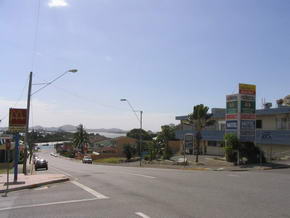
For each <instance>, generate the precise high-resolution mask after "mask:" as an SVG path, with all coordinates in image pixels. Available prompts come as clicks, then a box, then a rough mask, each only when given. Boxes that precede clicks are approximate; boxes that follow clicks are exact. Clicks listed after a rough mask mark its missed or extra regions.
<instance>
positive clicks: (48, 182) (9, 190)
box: [0, 177, 70, 193]
mask: <svg viewBox="0 0 290 218" xmlns="http://www.w3.org/2000/svg"><path fill="white" fill-rule="evenodd" d="M69 180H70V178H69V177H66V178H62V179H56V180H52V181H47V182H40V183H36V184H31V185H25V186H21V187H15V188H11V189H8V192H12V191H19V190H23V189H32V188H38V187H40V186H44V185H50V184H54V183H61V182H67V181H69ZM5 192H6V190H0V193H5Z"/></svg>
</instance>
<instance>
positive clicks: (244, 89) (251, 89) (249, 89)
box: [239, 83, 256, 95]
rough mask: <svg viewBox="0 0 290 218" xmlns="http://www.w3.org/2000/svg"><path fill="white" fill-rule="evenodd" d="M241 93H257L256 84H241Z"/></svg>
mask: <svg viewBox="0 0 290 218" xmlns="http://www.w3.org/2000/svg"><path fill="white" fill-rule="evenodd" d="M239 93H240V94H247V95H256V85H250V84H243V83H240V84H239Z"/></svg>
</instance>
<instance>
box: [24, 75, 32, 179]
mask: <svg viewBox="0 0 290 218" xmlns="http://www.w3.org/2000/svg"><path fill="white" fill-rule="evenodd" d="M31 86H32V72H30V74H29V85H28V95H27V108H26V109H27V111H26V126H25V136H24V146H25V148H24V156H23V174H25V175H26V174H27V169H26V168H27V166H26V162H27V147H28V146H29V140H28V133H29V113H30V97H31Z"/></svg>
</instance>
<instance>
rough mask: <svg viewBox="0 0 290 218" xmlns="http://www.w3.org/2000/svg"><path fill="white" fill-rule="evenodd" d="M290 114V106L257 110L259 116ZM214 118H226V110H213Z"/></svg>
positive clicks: (184, 117)
mask: <svg viewBox="0 0 290 218" xmlns="http://www.w3.org/2000/svg"><path fill="white" fill-rule="evenodd" d="M288 113H290V106H280V107H277V108H269V109H258V110H256V115H257V116H262V115H275V114H288ZM212 114H213V116H212V117H213V118H225V115H226V109H224V108H223V109H221V108H219V109H218V110H215V108H213V109H212ZM187 117H188V116H187V115H184V116H176V117H175V119H176V120H186V119H187Z"/></svg>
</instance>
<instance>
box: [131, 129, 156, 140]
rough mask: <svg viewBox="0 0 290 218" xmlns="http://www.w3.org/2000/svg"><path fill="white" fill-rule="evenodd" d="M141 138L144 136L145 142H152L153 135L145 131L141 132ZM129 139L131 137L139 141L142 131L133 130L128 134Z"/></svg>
mask: <svg viewBox="0 0 290 218" xmlns="http://www.w3.org/2000/svg"><path fill="white" fill-rule="evenodd" d="M141 136H142V140H145V141H147V140H148V141H150V140H152V136H151V134H149V133H148V132H146V131H145V130H143V129H142V130H141ZM127 137H131V138H134V139H138V140H139V137H140V129H132V130H130V131H129V132H128V133H127Z"/></svg>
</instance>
